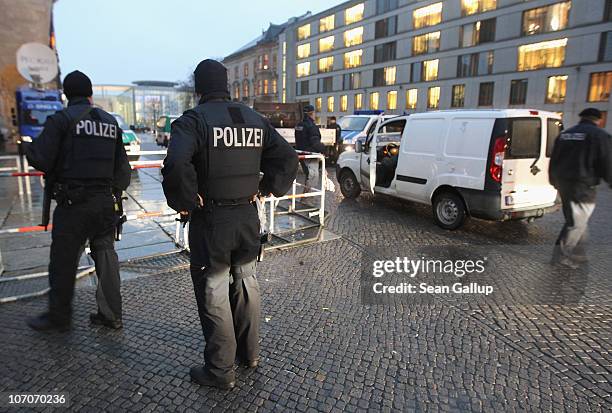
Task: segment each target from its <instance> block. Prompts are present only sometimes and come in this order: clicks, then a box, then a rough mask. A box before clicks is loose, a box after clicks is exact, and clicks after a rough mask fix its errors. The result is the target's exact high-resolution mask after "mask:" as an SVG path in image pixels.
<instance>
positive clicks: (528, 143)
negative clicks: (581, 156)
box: [501, 116, 557, 210]
mask: <svg viewBox="0 0 612 413" xmlns="http://www.w3.org/2000/svg"><path fill="white" fill-rule="evenodd" d="M507 122H508V127H507V131H508V136H507V138H508V139H507V147H506V151H505V156H504V160H503V168H502V177H501V184H502V185H501V192H502V196H501V209H518V210H520V209H530V208H533V207H538V206H547V205H552V204H553V203H554V202H555V199H556V196H557V191H556V190H555V189H554V188H553V187H552V186H551V185H550V184H549V182H548V164H549V158H548V157H547V146H548V145H547V141H548V139H547V129H548V128H547V121H546V118H541V117H536V116H534V117H520V118H508V119H507Z"/></svg>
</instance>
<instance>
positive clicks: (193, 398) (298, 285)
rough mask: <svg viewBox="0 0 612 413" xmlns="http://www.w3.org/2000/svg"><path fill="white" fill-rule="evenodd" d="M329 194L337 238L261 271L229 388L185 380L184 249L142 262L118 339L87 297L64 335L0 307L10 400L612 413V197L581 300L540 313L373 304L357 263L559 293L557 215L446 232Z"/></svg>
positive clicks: (423, 218)
mask: <svg viewBox="0 0 612 413" xmlns="http://www.w3.org/2000/svg"><path fill="white" fill-rule="evenodd" d="M328 199H329V201H330V205H329V210H330V217H329V221H328V225H327V226H328V229H329V230H330V231H332V232H334V233H336V234H338V235H340V236H341V238H340V239H337V240H333V241H329V242H324V243H318V244H313V245H309V246H303V247H299V248H294V249H289V250H282V251H277V252H274V253H272V254H270V255H268V256H267V258H266V261H264V262H263V263H262V264H261V265H260V266H259V270H258V271H259V281H260V284H261V289H262V295H263V311H262V319H263V322H262V331H261V332H262V357H263V362H262V364H261V366H260V367H259V368H258V369H257V370H256V371H245V370H243V369H240V370H239V371H238V374H237V377H238V381H237V388H236V389H234V390H233V391H231V392H222V391H217V390H213V389H208V388H200V387H198V386H196V385H194V384H191V383H190V382H189V376H188V374H189V373H188V371H189V370H188V369H189V367H190V366H192V365H195V364H198V363H201V361H202V353H201V352H202V344H203V341H202V335H201V330H200V325H199V321H198V316H197V312H196V306H195V300H194V295H193V291H192V285H191V280H190V277H189V273H188V271H187V270H185V269H181V267H180V265H182V264H184V262H185V259H184V258H181V257H176V256H166V257H160V258H158V259H154V260H149V261H146V262H141V263H140V264H141V265H142V268H143V270H142V271H143V272H147V273H152V274H154V275H151V276H148V277H141V278H136V279H131V280H127V281H125V282H124V284H123V293H124V311H125V316H124V317H125V318H124V320H125V328H124V330H123V331H120V332H109V331H106V330H104V329H99V328H91V327H90V326H89V325H88V322H87V316H88V313H89V312H91V311H93V310H94V308H95V303H94V293H93V290H92V289H90V288H81V289H78V290H77V293H76V297H75V315H74V326H73V330H72V331H71V332H70V333H66V334H49V335H42V334H38V333H35V332H32V331H30V330H29V329H28V328H27V327H26V326H25V324H24V319H25V317H26V316H27V315H29V314H33V313H36V312H38V311H41V310H43V309H44V308H45V305H46V299H45V298H40V299H32V300H28V301H23V302H18V303H13V304H6V305H3V306H0V346H1V348H2V356H1V357H2V363H0V391H21V392H27V391H31V392H35V391H36V392H41V391H47V392H49V391H67V392H70V395H71V400H72V401H71V403H72V408H73V409H75V410H76V409H84V408H85V407H87V408H86V411H132V410H139V411H209V410H211V411H341V410H342V411H344V410H346V411H366V410H370V411H381V410H382V411H412V410H414V411H494V410H497V411H555V412H556V411H581V412H582V411H610V408H611V406H612V404H611V403H610V393H612V386H611V384H610V382H611V373H612V356H611V355H610V353H609V352H610V349H611V348H612V338H611V330H610V322H611V319H612V318H611V315H612V311H611V308H612V307H611V304H612V303H611V302H610V300H611V297H612V295H611V294H610V292H611V284H612V280H611V279H610V277H609V268H610V265H609V264H610V263H611V262H610V256H609V255H610V254H609V251H610V244H611V237H610V235H611V232H612V230H611V227H610V225H609V222H610V220H611V219H612V207H611V205H612V191H610V190H608V189H602V190H601V191H600V194H599V200H598V201H599V202H598V207H597V210H596V212H595V215H594V217H593V219H592V222H591V227H592V232H591V245H592V248H591V257H592V264H591V267H590V271H589V272H588V275H587V276H586V277H585V278H584V279H583V281H584V283H582V284H581V290H580V293H579V294H578V295H577V296H576V297H574V298H575V299H573V300H570V301H569V302H568V303H565V304H563V303H552V304H538V305H533V304H527V303H523V302H520V301H516V302H512V301H509V300H501V299H499V300H490V301H486V300H485V301H481V300H478V301H472V300H461V299H456V298H442V299H439V300H433V301H431V302H423V303H416V302H414V303H413V302H410V301H400V302H394V303H392V304H386V305H364V304H363V301H362V297H361V296H360V288H361V286H362V284H361V282H360V273H361V265H362V263H363V262H365V261H364V259H366V258H367V257H370V258H372V257H374V258H377V257H380V258H382V257H386V255H387V254H388V253H392V254H396V253H424V252H426V253H431V254H434V255H435V254H436V253H439V254H446V253H449V251H450V252H451V253H453V254H456V253H457V250H459V251H462V253H464V252H465V251H472V252H474V253H475V254H488V255H490V256H492V257H496V259H498V260H499V262H500V263H501V264H503V265H506V266H505V267H503V268H504V269H505V270H506V271H507V277H508V279H509V280H511V281H512V282H514V283H515V284H517V285H520V286H525V288H527V287H529V286H530V285H532V284H535V285H545V286H548V285H550V283H551V280H553V281H554V280H557V279H563V280H567V279H570V278H571V277H570V275H569V274H565V273H559V272H555V271H554V270H552V269H551V268H552V267H550V266H549V265H548V264H547V261H548V259H549V256H550V251H551V245H552V243H553V242H554V239H555V237H556V235H557V232H558V230H559V229H560V226H561V222H562V221H561V216H560V214H559V213H556V214H553V215H550V216H547V217H545V218H543V219H541V220H538V221H536V222H534V223H531V224H527V223H524V222H510V223H490V222H484V221H478V220H471V221H470V222H468V223H467V225H466V226H465V227H464V228H462V229H460V230H458V231H455V232H447V231H443V230H441V229H439V228H437V227H436V226H435V225H434V224H433V222H432V218H431V213H430V211H429V208H427V207H423V206H418V205H415V204H411V203H408V202H403V201H397V200H394V199H391V198H388V197H378V196H377V197H372V196H370V195H368V194H362V196H361V197H360V198H359V199H357V200H355V201H348V200H343V199H342V197H341V195H339V194H338V193H336V194H335V196H330V197H328ZM501 264H500V265H501ZM138 265H139V264H138V263H134V264H133V265H132V266H131V267H130V268H126V270H129V271H133V272H134V271H135V272H138V271H139V270H138ZM177 265H179V266H178V267H177ZM156 266H157V267H162V268H163V267H165V266H169V267H172V268H178V269H176V270H175V271H171V272H167V273H163V274H160V273H159V272H157V271H155V270H152V269H151V268H155V267H156ZM561 277H565V278H561ZM581 279H582V278H581ZM542 282H545V284H540V283H542ZM572 282H573V281H572ZM571 285H573V284H571Z"/></svg>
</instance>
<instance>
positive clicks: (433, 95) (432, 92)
mask: <svg viewBox="0 0 612 413" xmlns="http://www.w3.org/2000/svg"><path fill="white" fill-rule="evenodd" d="M439 106H440V86H434V87H430V88H429V89H427V109H437V108H438V107H439Z"/></svg>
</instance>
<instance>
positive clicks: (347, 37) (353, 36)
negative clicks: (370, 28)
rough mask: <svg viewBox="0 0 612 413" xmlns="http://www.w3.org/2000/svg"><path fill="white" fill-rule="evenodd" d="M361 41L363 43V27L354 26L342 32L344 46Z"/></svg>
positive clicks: (353, 44)
mask: <svg viewBox="0 0 612 413" xmlns="http://www.w3.org/2000/svg"><path fill="white" fill-rule="evenodd" d="M361 43H363V27H355V28H354V29H351V30H347V31H345V32H344V46H345V47H351V46H356V45H358V44H361Z"/></svg>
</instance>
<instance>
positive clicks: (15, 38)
mask: <svg viewBox="0 0 612 413" xmlns="http://www.w3.org/2000/svg"><path fill="white" fill-rule="evenodd" d="M55 1H56V0H23V1H14V0H0V10H2V12H1V13H0V39H2V41H0V125H3V126H4V127H8V128H9V129H14V128H13V127H12V111H14V110H15V106H16V103H15V91H16V90H17V88H18V87H20V86H27V85H28V81H27V80H26V79H24V78H23V77H22V76H21V75H20V74H19V72H18V71H17V58H16V54H17V50H18V49H19V48H20V47H21V45H23V44H24V43H30V42H37V43H41V44H44V45H49V46H50V47H53V48H54V47H55V38H54V37H53V36H52V33H53V30H52V25H53V23H52V18H53V4H54V3H55ZM40 86H42V87H44V88H51V89H52V88H56V87H57V79H56V80H54V81H52V82H49V83H47V84H44V85H40Z"/></svg>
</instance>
